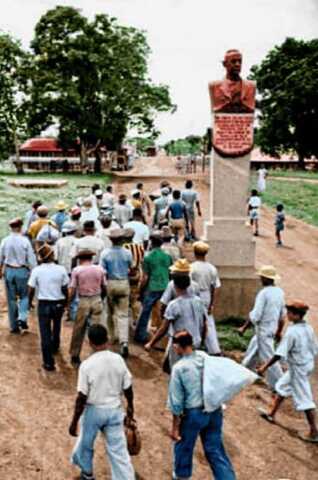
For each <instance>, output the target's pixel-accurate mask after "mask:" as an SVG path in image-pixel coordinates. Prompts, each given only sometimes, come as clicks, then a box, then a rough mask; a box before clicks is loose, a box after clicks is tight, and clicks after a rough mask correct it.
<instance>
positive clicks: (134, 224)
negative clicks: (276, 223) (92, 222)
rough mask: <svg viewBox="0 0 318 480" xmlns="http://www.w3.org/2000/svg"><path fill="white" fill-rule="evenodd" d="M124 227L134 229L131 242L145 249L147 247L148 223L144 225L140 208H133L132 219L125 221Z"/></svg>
mask: <svg viewBox="0 0 318 480" xmlns="http://www.w3.org/2000/svg"><path fill="white" fill-rule="evenodd" d="M124 228H125V229H127V228H129V229H132V230H133V231H134V238H133V242H134V243H136V244H137V245H142V246H143V247H144V248H145V249H147V247H148V242H149V236H150V230H149V227H148V225H145V223H144V219H143V214H142V210H141V208H135V209H134V211H133V219H132V220H131V221H130V222H127V223H125V225H124Z"/></svg>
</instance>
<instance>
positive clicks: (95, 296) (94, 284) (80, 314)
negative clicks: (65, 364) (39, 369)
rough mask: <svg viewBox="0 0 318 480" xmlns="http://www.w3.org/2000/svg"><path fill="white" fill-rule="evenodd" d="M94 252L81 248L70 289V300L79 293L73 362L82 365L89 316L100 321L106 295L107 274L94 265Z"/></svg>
mask: <svg viewBox="0 0 318 480" xmlns="http://www.w3.org/2000/svg"><path fill="white" fill-rule="evenodd" d="M94 253H95V252H92V251H90V250H81V251H80V252H79V253H78V255H77V257H78V259H79V262H80V264H79V266H78V267H76V268H74V270H73V272H72V277H71V284H70V289H69V300H70V301H72V299H73V298H74V296H75V295H76V294H78V296H79V304H78V310H77V315H76V319H75V322H74V325H73V334H72V340H71V346H70V355H71V363H72V365H73V366H75V367H77V366H78V365H80V363H81V360H80V353H81V349H82V345H83V341H84V337H85V332H86V323H87V318H88V317H89V318H90V320H91V322H92V323H100V322H101V319H102V313H103V302H102V298H105V296H106V281H105V274H104V271H103V269H102V267H100V266H99V265H93V257H94Z"/></svg>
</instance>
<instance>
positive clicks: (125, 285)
mask: <svg viewBox="0 0 318 480" xmlns="http://www.w3.org/2000/svg"><path fill="white" fill-rule="evenodd" d="M124 236H125V234H124V230H121V229H118V230H113V231H112V232H111V233H110V236H109V238H110V239H111V241H112V244H113V246H112V248H108V249H107V248H106V249H105V250H104V251H103V253H102V255H101V261H100V264H101V266H102V267H103V269H104V270H105V273H106V278H107V303H108V315H107V322H108V328H109V332H110V337H111V341H112V342H115V341H116V337H117V334H118V337H119V343H120V345H121V355H122V356H123V357H124V358H127V357H128V355H129V351H128V338H129V319H128V310H129V294H130V290H129V272H130V269H131V267H132V263H133V258H132V254H131V252H130V251H128V250H127V249H126V248H124V247H123V246H122V243H123V241H124Z"/></svg>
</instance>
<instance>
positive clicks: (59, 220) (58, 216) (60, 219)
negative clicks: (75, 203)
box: [52, 200, 70, 232]
mask: <svg viewBox="0 0 318 480" xmlns="http://www.w3.org/2000/svg"><path fill="white" fill-rule="evenodd" d="M55 208H56V210H57V213H55V214H54V215H53V217H52V220H53V222H54V223H55V225H56V226H57V228H58V230H59V232H61V231H62V227H63V224H64V222H66V221H68V220H69V218H70V217H69V215H68V214H67V213H66V209H67V205H66V203H65V202H64V201H63V200H60V201H59V202H58V203H57V204H56V205H55Z"/></svg>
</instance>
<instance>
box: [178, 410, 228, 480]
mask: <svg viewBox="0 0 318 480" xmlns="http://www.w3.org/2000/svg"><path fill="white" fill-rule="evenodd" d="M222 425H223V413H222V410H221V409H219V410H217V411H216V412H212V413H205V412H204V411H203V410H202V408H191V409H189V410H186V413H185V416H184V417H183V419H182V422H181V429H180V434H181V437H182V440H181V441H180V442H176V443H175V446H174V478H175V479H178V480H188V479H190V478H191V476H192V461H193V450H194V447H195V443H196V440H197V438H198V436H199V435H200V437H201V441H202V445H203V449H204V453H205V456H206V459H207V461H208V462H209V465H210V467H211V470H212V472H213V475H214V478H215V480H235V473H234V470H233V467H232V464H231V461H230V459H229V458H228V456H227V454H226V452H225V449H224V445H223V438H222Z"/></svg>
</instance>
